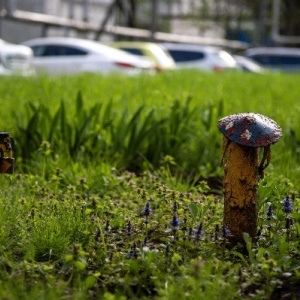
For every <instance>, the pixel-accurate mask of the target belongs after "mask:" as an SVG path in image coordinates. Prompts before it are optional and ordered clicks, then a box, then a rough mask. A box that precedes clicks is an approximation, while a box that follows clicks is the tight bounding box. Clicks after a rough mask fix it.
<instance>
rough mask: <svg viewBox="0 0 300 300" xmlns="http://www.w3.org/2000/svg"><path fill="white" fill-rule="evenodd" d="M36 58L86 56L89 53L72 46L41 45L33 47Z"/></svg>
mask: <svg viewBox="0 0 300 300" xmlns="http://www.w3.org/2000/svg"><path fill="white" fill-rule="evenodd" d="M32 50H33V54H34V56H35V57H41V56H43V57H44V56H75V55H86V54H87V51H84V50H82V49H78V48H75V47H70V46H60V45H41V46H33V47H32Z"/></svg>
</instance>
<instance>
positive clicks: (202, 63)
mask: <svg viewBox="0 0 300 300" xmlns="http://www.w3.org/2000/svg"><path fill="white" fill-rule="evenodd" d="M162 45H164V46H165V48H166V49H167V50H168V51H169V53H170V55H171V56H172V57H173V59H174V61H175V63H176V66H177V68H198V69H201V70H205V71H222V70H224V69H237V68H238V66H237V63H236V61H235V59H234V58H233V57H232V56H231V55H230V54H229V53H228V52H227V51H225V50H223V49H220V48H218V47H212V46H202V45H190V44H182V43H163V44H162Z"/></svg>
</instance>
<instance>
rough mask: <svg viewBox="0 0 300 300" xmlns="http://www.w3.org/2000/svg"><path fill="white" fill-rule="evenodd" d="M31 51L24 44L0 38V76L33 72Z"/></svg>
mask: <svg viewBox="0 0 300 300" xmlns="http://www.w3.org/2000/svg"><path fill="white" fill-rule="evenodd" d="M32 63H33V52H32V50H31V49H30V48H29V47H27V46H24V45H17V44H10V43H6V42H5V41H3V40H0V76H1V75H5V76H6V75H18V76H30V75H33V74H34V68H33V64H32Z"/></svg>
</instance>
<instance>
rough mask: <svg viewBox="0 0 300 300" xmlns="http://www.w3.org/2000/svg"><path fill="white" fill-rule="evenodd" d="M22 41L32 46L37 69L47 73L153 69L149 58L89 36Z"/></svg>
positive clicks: (139, 71)
mask: <svg viewBox="0 0 300 300" xmlns="http://www.w3.org/2000/svg"><path fill="white" fill-rule="evenodd" d="M24 45H26V46H29V47H31V49H32V50H33V54H34V61H33V64H34V66H35V68H36V70H37V71H38V72H45V73H48V74H73V73H82V72H96V73H102V74H109V73H112V72H122V73H125V74H137V73H141V72H142V71H149V72H151V71H153V70H154V65H153V63H152V62H150V61H148V60H145V59H141V58H139V57H137V56H135V55H131V54H129V53H127V52H125V51H122V50H118V49H115V48H113V47H109V46H107V45H104V44H101V43H98V42H95V41H90V40H84V39H78V38H65V37H46V38H37V39H33V40H29V41H27V42H25V43H24Z"/></svg>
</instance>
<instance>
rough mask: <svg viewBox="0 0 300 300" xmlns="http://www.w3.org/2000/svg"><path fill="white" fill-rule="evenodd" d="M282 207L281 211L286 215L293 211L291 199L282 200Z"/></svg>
mask: <svg viewBox="0 0 300 300" xmlns="http://www.w3.org/2000/svg"><path fill="white" fill-rule="evenodd" d="M282 206H283V208H282V210H283V211H284V212H285V213H286V214H289V213H291V212H292V211H293V203H292V202H291V198H289V197H288V196H287V197H285V198H284V199H283V201H282Z"/></svg>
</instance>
